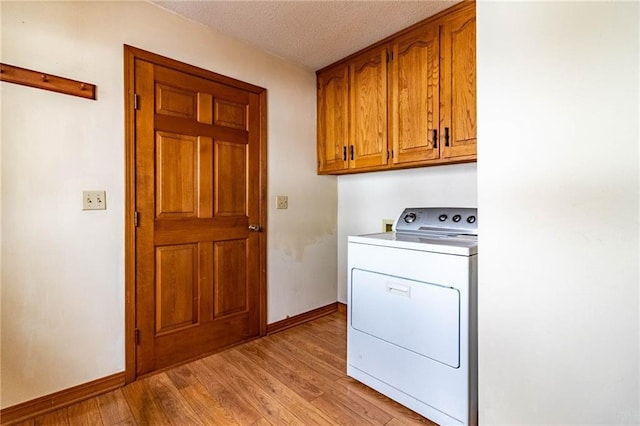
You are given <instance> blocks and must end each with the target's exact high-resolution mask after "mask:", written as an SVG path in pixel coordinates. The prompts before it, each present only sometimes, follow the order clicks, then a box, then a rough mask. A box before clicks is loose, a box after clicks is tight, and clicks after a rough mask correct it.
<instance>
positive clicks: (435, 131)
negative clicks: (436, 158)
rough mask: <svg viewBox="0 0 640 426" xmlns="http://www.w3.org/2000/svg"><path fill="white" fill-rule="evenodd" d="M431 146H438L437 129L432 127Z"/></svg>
mask: <svg viewBox="0 0 640 426" xmlns="http://www.w3.org/2000/svg"><path fill="white" fill-rule="evenodd" d="M433 147H434V148H437V147H438V131H437V130H436V129H433Z"/></svg>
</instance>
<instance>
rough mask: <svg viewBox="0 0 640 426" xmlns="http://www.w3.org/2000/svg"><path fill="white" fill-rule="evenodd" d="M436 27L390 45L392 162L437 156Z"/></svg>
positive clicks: (424, 28)
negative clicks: (391, 46) (391, 47)
mask: <svg viewBox="0 0 640 426" xmlns="http://www.w3.org/2000/svg"><path fill="white" fill-rule="evenodd" d="M439 61H440V53H439V27H438V25H437V24H432V25H429V26H427V27H419V28H416V29H415V30H413V31H411V32H410V33H408V34H405V35H403V36H401V37H399V38H398V39H396V40H395V41H394V43H393V54H392V58H391V61H390V85H391V88H390V89H391V104H390V108H389V123H390V137H391V141H392V143H391V145H392V146H393V163H394V165H395V164H401V163H411V162H417V161H425V160H433V159H437V158H439V157H440V142H439V139H441V138H440V135H439V134H438V127H439V124H440V123H439V121H440V118H439V107H440V104H439V103H440V100H439V86H440V82H439V79H440V76H439Z"/></svg>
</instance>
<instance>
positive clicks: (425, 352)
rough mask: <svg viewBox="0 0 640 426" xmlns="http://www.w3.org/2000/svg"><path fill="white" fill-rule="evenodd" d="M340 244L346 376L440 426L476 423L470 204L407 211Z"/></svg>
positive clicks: (473, 216) (474, 245)
mask: <svg viewBox="0 0 640 426" xmlns="http://www.w3.org/2000/svg"><path fill="white" fill-rule="evenodd" d="M395 228H396V232H389V233H384V234H371V235H362V236H351V237H349V242H348V256H349V259H348V273H349V276H348V295H347V297H348V302H347V322H348V331H347V374H348V375H349V376H351V377H353V378H355V379H357V380H359V381H360V382H362V383H364V384H366V385H368V386H370V387H372V388H373V389H376V390H377V391H379V392H381V393H383V394H384V395H387V396H388V397H390V398H391V399H393V400H395V401H397V402H399V403H401V404H402V405H405V406H406V407H408V408H410V409H412V410H414V411H416V412H417V413H419V414H421V415H423V416H424V417H427V418H428V419H430V420H432V421H434V422H436V423H439V424H441V425H477V422H478V404H477V325H476V318H477V308H476V307H477V302H476V298H477V297H476V295H477V258H478V256H477V253H478V232H477V209H471V208H408V209H405V210H404V212H403V213H402V215H401V216H400V218H398V220H397V221H396V225H395Z"/></svg>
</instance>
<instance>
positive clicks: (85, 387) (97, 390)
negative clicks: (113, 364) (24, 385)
mask: <svg viewBox="0 0 640 426" xmlns="http://www.w3.org/2000/svg"><path fill="white" fill-rule="evenodd" d="M122 386H124V371H123V372H121V373H116V374H112V375H110V376H107V377H102V378H100V379H96V380H93V381H91V382H87V383H83V384H81V385H78V386H74V387H72V388H68V389H64V390H61V391H59V392H55V393H52V394H49V395H45V396H41V397H40V398H36V399H32V400H31V401H26V402H23V403H20V404H17V405H13V406H11V407H7V408H3V409H2V410H0V423H1V424H2V425H9V424H13V423H18V422H20V421H23V420H26V419H30V418H32V417H36V416H38V415H40V414H44V413H47V412H49V411H54V410H57V409H59V408H63V407H66V406H69V405H72V404H75V403H76V402H80V401H84V400H85V399H89V398H92V397H94V396H97V395H100V394H103V393H106V392H109V391H112V390H114V389H118V388H120V387H122Z"/></svg>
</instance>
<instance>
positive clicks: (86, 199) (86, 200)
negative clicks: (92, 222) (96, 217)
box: [82, 191, 107, 210]
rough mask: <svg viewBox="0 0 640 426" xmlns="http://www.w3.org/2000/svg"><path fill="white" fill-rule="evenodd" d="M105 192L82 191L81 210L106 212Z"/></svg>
mask: <svg viewBox="0 0 640 426" xmlns="http://www.w3.org/2000/svg"><path fill="white" fill-rule="evenodd" d="M106 209H107V193H106V191H82V210H106Z"/></svg>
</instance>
